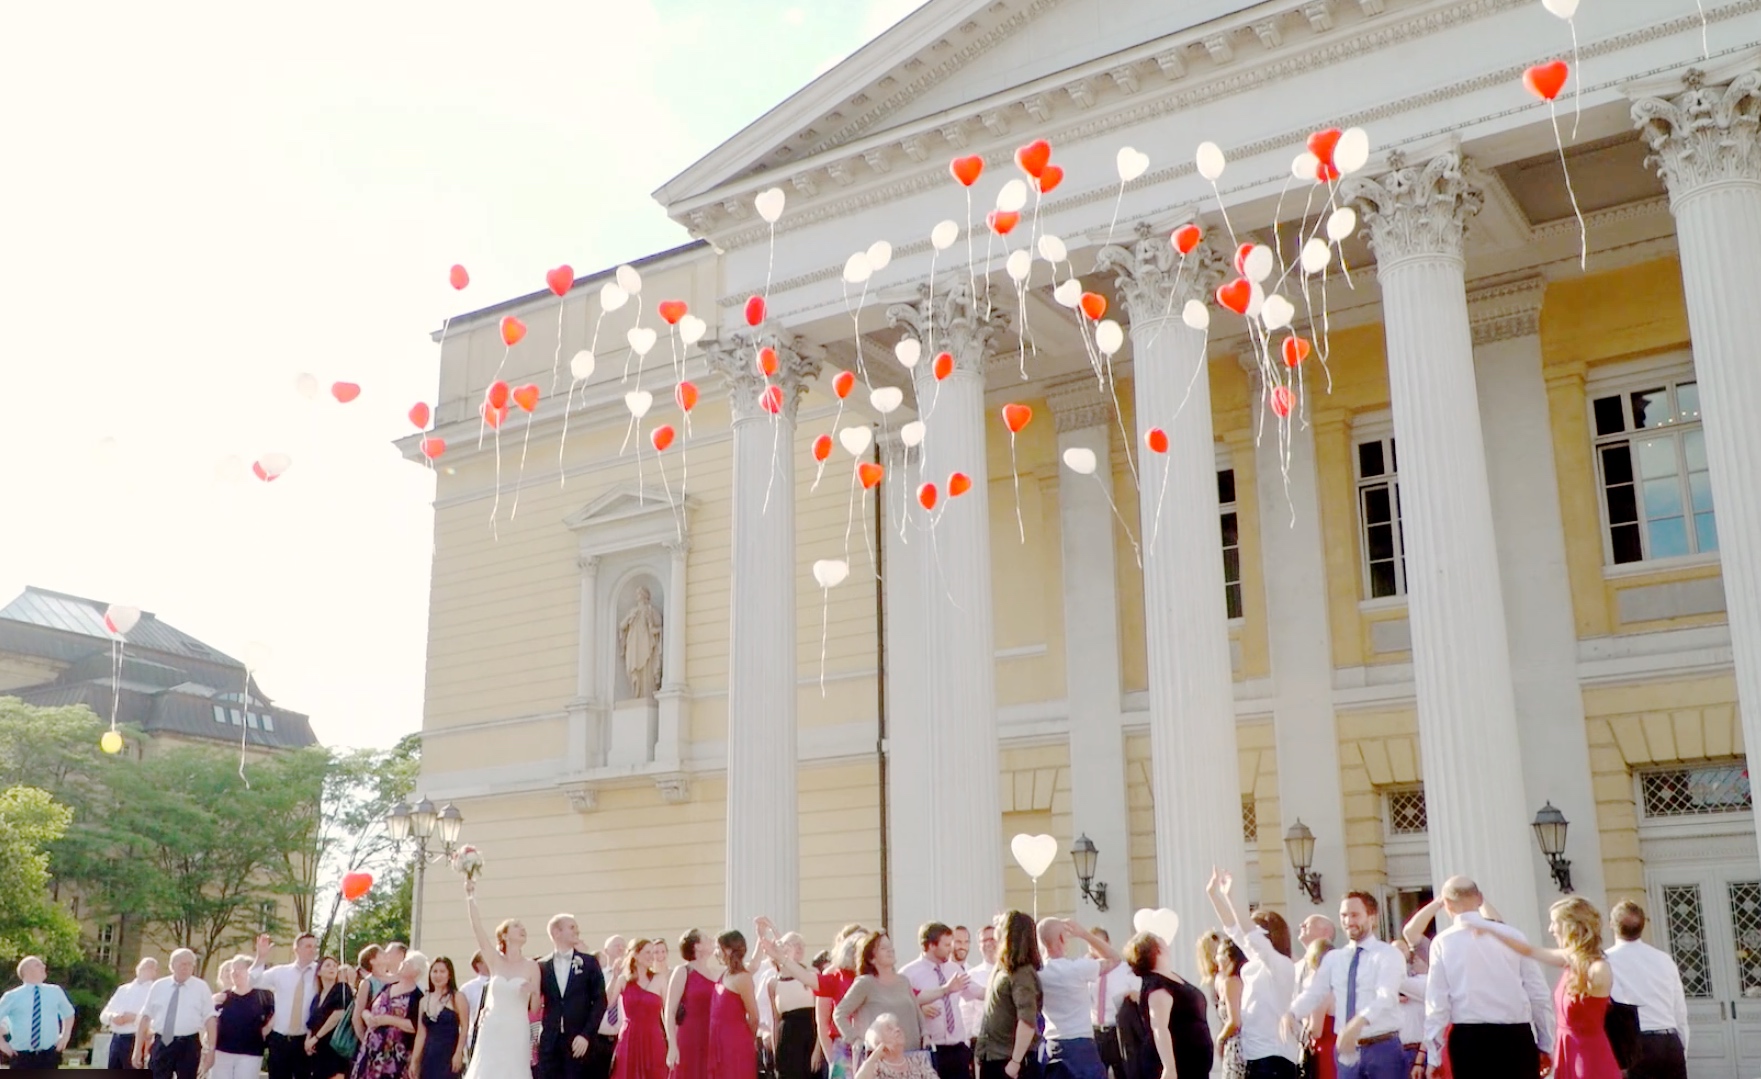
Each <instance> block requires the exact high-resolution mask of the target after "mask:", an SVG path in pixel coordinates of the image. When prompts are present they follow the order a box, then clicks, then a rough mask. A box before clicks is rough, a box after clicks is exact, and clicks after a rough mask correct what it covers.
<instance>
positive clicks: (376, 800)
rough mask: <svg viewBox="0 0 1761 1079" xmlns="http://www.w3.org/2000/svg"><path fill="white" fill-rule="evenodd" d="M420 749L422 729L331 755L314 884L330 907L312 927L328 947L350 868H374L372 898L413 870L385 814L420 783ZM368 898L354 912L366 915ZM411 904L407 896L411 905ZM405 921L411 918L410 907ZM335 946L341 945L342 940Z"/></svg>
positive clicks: (352, 935) (351, 930)
mask: <svg viewBox="0 0 1761 1079" xmlns="http://www.w3.org/2000/svg"><path fill="white" fill-rule="evenodd" d="M421 752H422V737H421V735H420V734H409V735H405V736H404V737H403V738H401V739H399V740H398V743H397V745H395V746H393V747H392V748H391V749H389V750H368V749H363V750H350V751H342V752H338V753H336V754H335V755H334V756H333V757H332V760H331V767H330V770H329V772H328V773H327V774H326V776H325V780H324V808H323V813H322V819H321V822H320V824H319V827H318V833H317V837H316V843H315V848H316V850H317V852H318V860H317V862H316V864H315V865H314V871H315V872H314V884H315V886H318V887H321V890H320V891H319V892H318V893H317V894H319V895H321V896H327V897H328V898H327V899H326V900H325V903H323V904H320V905H321V906H327V907H328V910H327V913H326V914H325V915H324V925H323V927H322V928H321V929H320V928H318V927H317V926H316V925H314V927H313V930H312V931H313V932H315V933H317V934H318V939H319V941H320V943H321V945H322V946H323V947H324V948H326V949H328V948H330V947H331V946H332V936H333V934H334V933H335V932H336V930H337V927H338V921H339V915H340V914H341V905H342V877H343V875H344V874H345V873H355V872H366V873H372V874H373V876H374V878H375V883H374V885H373V891H372V892H371V893H369V897H368V899H369V900H371V901H373V902H378V898H377V897H379V896H383V895H384V894H386V893H387V891H388V890H391V889H393V888H394V887H396V882H397V881H398V880H399V879H400V874H401V875H402V876H407V875H408V874H407V872H404V870H405V869H407V866H408V851H407V850H404V849H401V848H402V847H403V845H402V844H398V843H394V842H393V841H392V839H391V836H390V835H388V834H387V833H386V831H385V818H386V817H387V816H388V815H390V813H391V810H392V808H393V807H394V806H396V805H397V804H398V803H399V802H403V801H405V800H407V799H408V798H409V797H410V794H411V792H413V791H414V790H415V789H416V777H417V774H418V773H419V771H420V769H421ZM319 881H322V884H321V885H319V884H318V882H319ZM367 902H368V900H363V901H362V903H357V904H356V909H355V911H354V912H353V913H352V914H351V918H359V917H361V912H362V910H363V909H364V907H365V905H366V903H367ZM408 906H409V904H408V901H407V900H406V902H405V909H406V911H407V909H408ZM404 924H405V926H406V927H407V926H408V924H409V916H408V914H407V913H406V914H405V916H404ZM405 932H406V933H407V932H408V929H407V928H406V929H405ZM349 939H350V940H354V939H356V938H355V933H354V926H353V925H351V926H350V927H349ZM361 939H367V938H361ZM386 939H387V940H406V939H408V938H407V937H388V938H386ZM381 943H383V941H382V942H381ZM336 946H337V947H341V942H340V940H339V941H338V942H337V944H336Z"/></svg>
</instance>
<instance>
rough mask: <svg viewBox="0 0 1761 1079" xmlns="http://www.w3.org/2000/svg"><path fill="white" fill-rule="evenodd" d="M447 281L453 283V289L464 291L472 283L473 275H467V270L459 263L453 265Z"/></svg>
mask: <svg viewBox="0 0 1761 1079" xmlns="http://www.w3.org/2000/svg"><path fill="white" fill-rule="evenodd" d="M446 279H447V280H448V281H450V282H452V287H453V288H456V289H462V288H464V287H465V286H466V285H468V284H470V283H471V275H470V274H468V273H466V272H465V268H464V267H463V266H460V265H458V264H457V263H454V264H453V268H452V270H451V271H450V272H449V273H448V274H447V275H446Z"/></svg>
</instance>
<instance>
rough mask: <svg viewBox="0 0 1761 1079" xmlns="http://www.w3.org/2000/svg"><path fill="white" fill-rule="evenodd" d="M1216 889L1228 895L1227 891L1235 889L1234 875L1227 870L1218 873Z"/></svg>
mask: <svg viewBox="0 0 1761 1079" xmlns="http://www.w3.org/2000/svg"><path fill="white" fill-rule="evenodd" d="M1217 887H1219V888H1221V889H1222V891H1223V894H1224V895H1228V894H1229V889H1231V888H1233V887H1235V874H1233V873H1231V872H1229V871H1228V870H1227V869H1225V870H1223V871H1222V872H1220V873H1218V874H1217Z"/></svg>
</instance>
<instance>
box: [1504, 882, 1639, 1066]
mask: <svg viewBox="0 0 1761 1079" xmlns="http://www.w3.org/2000/svg"><path fill="white" fill-rule="evenodd" d="M1548 914H1549V915H1550V916H1551V918H1552V921H1551V924H1549V925H1548V927H1547V928H1548V929H1549V930H1551V931H1552V933H1553V939H1554V941H1556V942H1557V943H1558V944H1559V947H1557V948H1537V947H1535V946H1534V945H1532V944H1530V943H1528V942H1527V941H1524V940H1519V939H1517V938H1516V937H1515V936H1513V935H1507V934H1508V933H1511V932H1514V931H1507V930H1506V928H1505V927H1504V926H1502V925H1497V924H1492V925H1488V926H1487V927H1486V928H1485V929H1481V928H1479V927H1478V926H1476V927H1475V928H1474V932H1476V933H1486V934H1489V935H1491V936H1494V937H1497V938H1498V939H1499V941H1501V942H1503V944H1504V945H1505V946H1506V947H1508V948H1510V949H1511V950H1512V951H1514V952H1516V953H1518V954H1519V955H1526V956H1528V957H1529V958H1530V959H1537V960H1540V961H1541V962H1543V963H1546V964H1548V965H1549V966H1555V967H1559V968H1561V969H1562V970H1563V971H1564V973H1562V974H1561V975H1560V976H1559V984H1558V985H1557V986H1556V987H1555V988H1554V990H1553V1014H1554V1021H1555V1025H1556V1026H1557V1028H1558V1031H1559V1033H1558V1034H1557V1035H1556V1036H1555V1039H1554V1043H1553V1074H1554V1076H1556V1077H1557V1079H1621V1076H1620V1062H1619V1061H1618V1060H1616V1059H1615V1056H1614V1046H1613V1045H1611V1044H1610V1043H1609V1041H1608V1031H1607V1029H1606V1028H1604V1026H1603V1022H1604V1020H1605V1019H1606V1018H1607V1016H1608V994H1609V991H1610V990H1612V989H1613V988H1614V968H1613V967H1611V966H1609V965H1608V960H1607V959H1605V958H1603V955H1602V915H1601V914H1600V913H1599V912H1598V911H1597V910H1596V908H1595V907H1594V906H1592V905H1591V904H1590V901H1589V900H1588V899H1585V898H1584V897H1583V896H1578V895H1574V896H1569V897H1567V898H1565V899H1561V900H1560V901H1559V902H1557V903H1555V904H1553V906H1552V908H1551V909H1550V910H1549V911H1548Z"/></svg>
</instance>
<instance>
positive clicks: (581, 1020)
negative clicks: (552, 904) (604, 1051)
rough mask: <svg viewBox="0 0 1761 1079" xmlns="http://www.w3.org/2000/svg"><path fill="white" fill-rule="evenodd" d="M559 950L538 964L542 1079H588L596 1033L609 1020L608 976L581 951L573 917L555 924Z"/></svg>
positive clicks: (552, 930) (561, 918)
mask: <svg viewBox="0 0 1761 1079" xmlns="http://www.w3.org/2000/svg"><path fill="white" fill-rule="evenodd" d="M550 942H551V944H553V945H554V946H555V950H554V951H552V952H551V953H550V954H549V955H547V956H545V957H544V958H543V959H540V960H539V961H538V974H539V980H540V982H541V983H542V984H543V988H544V1030H543V1033H541V1034H540V1035H539V1037H538V1071H537V1079H584V1077H585V1076H586V1074H587V1053H588V1050H589V1048H590V1047H591V1045H592V1041H593V1035H594V1034H595V1033H597V1032H598V1030H599V1023H600V1020H601V1019H603V1018H604V1016H605V975H604V974H603V973H602V972H601V971H600V969H599V961H598V960H597V959H594V958H593V956H591V955H589V954H587V953H586V952H584V951H582V950H581V926H580V924H579V923H578V922H576V921H575V919H574V916H573V915H569V914H558V915H557V916H556V917H554V918H552V919H551V920H550Z"/></svg>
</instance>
